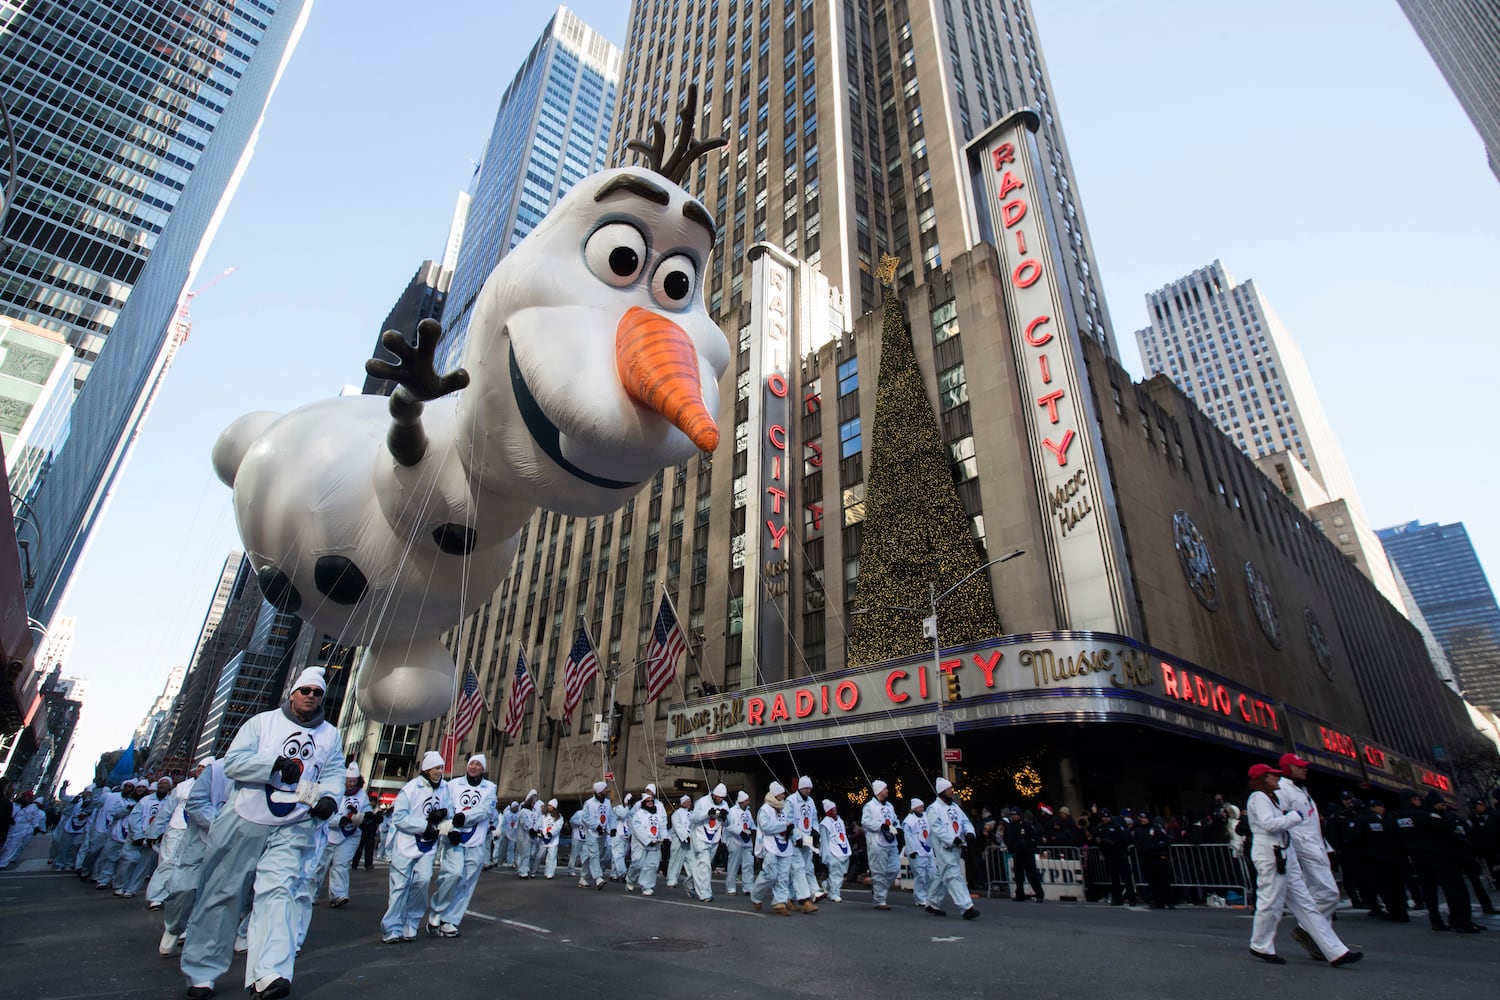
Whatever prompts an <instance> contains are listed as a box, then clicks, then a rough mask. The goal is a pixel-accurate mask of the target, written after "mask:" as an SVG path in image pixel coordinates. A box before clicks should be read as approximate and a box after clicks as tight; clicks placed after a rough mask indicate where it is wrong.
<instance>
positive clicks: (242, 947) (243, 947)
mask: <svg viewBox="0 0 1500 1000" xmlns="http://www.w3.org/2000/svg"><path fill="white" fill-rule="evenodd" d="M249 950H250V942H249V940H248V939H246V938H242V937H237V938H235V939H234V953H235V954H236V955H243V954H245V952H247V951H249Z"/></svg>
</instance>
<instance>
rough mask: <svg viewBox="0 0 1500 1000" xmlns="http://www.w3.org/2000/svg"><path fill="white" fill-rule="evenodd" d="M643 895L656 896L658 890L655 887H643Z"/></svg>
mask: <svg viewBox="0 0 1500 1000" xmlns="http://www.w3.org/2000/svg"><path fill="white" fill-rule="evenodd" d="M641 895H642V896H654V895H656V890H655V889H642V890H641Z"/></svg>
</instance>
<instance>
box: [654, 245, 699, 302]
mask: <svg viewBox="0 0 1500 1000" xmlns="http://www.w3.org/2000/svg"><path fill="white" fill-rule="evenodd" d="M697 277H698V266H697V264H695V263H693V259H692V258H691V257H689V256H687V255H686V254H680V253H678V254H673V255H672V256H670V257H667V258H665V259H663V260H662V262H661V263H660V264H658V265H656V273H655V274H653V275H652V276H651V297H652V298H653V299H655V300H656V304H657V305H659V306H663V307H664V308H667V309H682V308H684V307H686V306H687V304H688V300H689V299H690V298H691V297H692V294H693V286H694V284H695V282H696V280H697Z"/></svg>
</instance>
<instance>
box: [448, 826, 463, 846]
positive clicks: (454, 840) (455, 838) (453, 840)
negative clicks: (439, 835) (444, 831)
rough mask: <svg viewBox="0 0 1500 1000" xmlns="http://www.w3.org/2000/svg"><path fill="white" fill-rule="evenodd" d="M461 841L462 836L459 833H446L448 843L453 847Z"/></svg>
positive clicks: (454, 831)
mask: <svg viewBox="0 0 1500 1000" xmlns="http://www.w3.org/2000/svg"><path fill="white" fill-rule="evenodd" d="M463 839H464V835H463V834H461V833H459V832H458V831H457V830H449V831H448V843H450V844H452V845H453V846H454V847H457V846H458V845H459V844H460V843H461V842H462V841H463Z"/></svg>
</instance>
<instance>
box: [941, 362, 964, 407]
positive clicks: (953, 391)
mask: <svg viewBox="0 0 1500 1000" xmlns="http://www.w3.org/2000/svg"><path fill="white" fill-rule="evenodd" d="M938 396H939V398H940V400H941V404H942V409H943V412H945V413H946V412H947V411H948V410H951V409H953V408H954V407H955V406H960V405H962V404H964V403H967V402H968V401H969V385H968V383H967V382H966V381H965V380H964V366H963V364H962V363H960V364H956V365H954V366H953V367H952V368H949V369H947V370H946V371H941V372H939V373H938Z"/></svg>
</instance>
